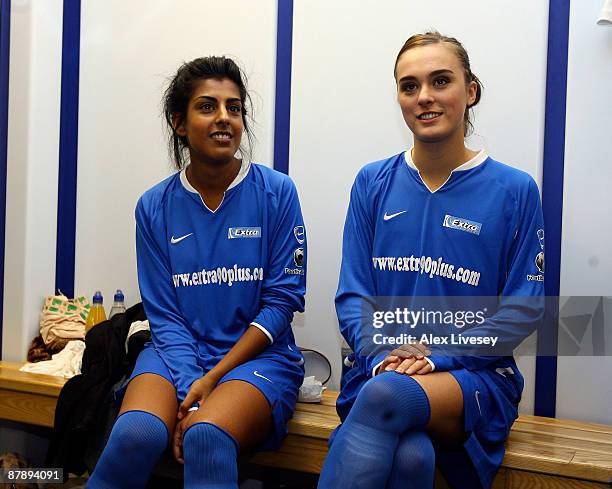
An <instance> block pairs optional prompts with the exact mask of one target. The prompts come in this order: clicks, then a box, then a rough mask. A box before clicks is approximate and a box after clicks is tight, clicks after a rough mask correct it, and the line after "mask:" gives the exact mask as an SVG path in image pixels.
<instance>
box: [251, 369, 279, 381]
mask: <svg viewBox="0 0 612 489" xmlns="http://www.w3.org/2000/svg"><path fill="white" fill-rule="evenodd" d="M253 375H255V376H256V377H261V378H262V379H264V380H267V381H268V382H270V384H274V382H272V381H271V380H270V379H269V378H268V377H264V376H263V375H261V374H260V373H259V372H258V371H257V370H255V371H254V372H253Z"/></svg>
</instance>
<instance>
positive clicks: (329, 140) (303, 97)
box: [289, 0, 548, 410]
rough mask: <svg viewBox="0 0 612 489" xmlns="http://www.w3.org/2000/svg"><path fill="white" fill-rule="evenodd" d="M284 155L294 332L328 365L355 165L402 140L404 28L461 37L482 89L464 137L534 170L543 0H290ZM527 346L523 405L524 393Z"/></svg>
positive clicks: (395, 148) (537, 165)
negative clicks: (299, 279)
mask: <svg viewBox="0 0 612 489" xmlns="http://www.w3.org/2000/svg"><path fill="white" fill-rule="evenodd" d="M294 19H295V20H294V41H293V75H292V76H293V81H292V107H291V148H290V149H291V158H290V168H289V173H290V175H291V176H292V177H293V178H294V180H295V181H296V183H297V185H298V188H299V190H300V196H301V199H302V207H303V212H304V216H305V219H306V224H307V226H308V239H309V260H308V267H309V270H308V296H307V310H306V313H305V315H304V318H303V322H304V323H303V324H304V327H303V328H297V329H296V335H297V338H298V342H299V343H300V344H301V345H303V346H308V347H312V348H317V349H320V350H321V351H322V352H324V353H325V354H326V355H327V356H328V357H329V358H330V359H331V360H332V362H333V363H334V364H335V372H334V377H333V380H332V385H335V386H337V385H338V382H339V369H340V366H339V361H338V360H339V345H340V340H339V335H338V332H337V330H338V323H337V320H336V315H335V311H334V306H333V297H334V294H335V291H336V287H337V281H338V271H339V267H340V249H341V239H342V227H343V223H344V217H345V212H346V208H347V204H348V197H349V192H350V187H351V184H352V182H353V179H354V177H355V175H356V173H357V171H358V170H359V168H361V167H362V166H363V165H364V164H366V163H368V162H370V161H373V160H376V159H380V158H383V157H387V156H390V155H392V154H395V153H398V152H400V151H402V150H404V149H407V148H408V147H410V146H411V137H410V134H409V131H408V129H407V127H406V126H405V124H404V122H403V119H402V116H401V113H400V110H399V107H398V106H397V103H396V101H395V97H396V93H395V82H394V79H393V65H394V62H395V57H396V55H397V52H398V50H399V48H400V47H401V45H402V44H403V43H404V41H405V40H406V39H407V38H408V37H409V36H410V35H411V34H413V33H417V32H423V31H425V30H427V29H428V28H432V27H433V28H436V29H438V30H439V31H440V32H442V33H444V34H447V35H451V36H455V37H457V38H458V39H459V40H461V41H462V42H463V43H464V45H465V47H466V48H467V50H468V52H469V53H470V57H471V62H472V69H473V71H474V73H476V74H477V75H478V76H479V77H480V79H481V80H482V82H483V83H484V86H485V90H484V95H483V99H482V101H481V103H480V105H479V106H478V107H477V114H476V121H475V127H476V134H475V135H474V136H472V137H471V138H470V140H469V141H468V143H469V145H470V146H471V147H473V148H481V147H484V148H485V149H487V151H489V153H490V154H491V155H492V156H493V157H495V158H496V159H498V160H500V161H503V162H506V163H509V164H511V165H514V166H516V167H518V168H521V169H523V170H526V171H528V172H529V173H531V174H532V175H533V176H534V177H535V179H536V181H538V182H540V180H541V160H542V139H543V127H544V100H545V74H546V43H547V25H548V2H531V1H527V0H521V1H518V2H505V1H490V0H472V1H468V2H456V1H453V0H443V1H438V2H430V1H426V0H420V1H417V0H412V1H406V0H384V1H362V2H355V1H351V0H334V1H333V2H330V1H328V0H296V2H295V10H294ZM533 363H534V359H533V357H531V358H529V357H525V358H523V359H521V365H522V366H523V367H524V369H525V372H526V374H527V387H526V389H525V394H524V404H523V406H527V408H526V409H527V410H529V409H531V406H532V404H533Z"/></svg>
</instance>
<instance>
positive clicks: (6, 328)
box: [2, 0, 62, 361]
mask: <svg viewBox="0 0 612 489" xmlns="http://www.w3.org/2000/svg"><path fill="white" fill-rule="evenodd" d="M10 47H11V52H10V74H9V131H8V154H7V186H6V187H7V191H6V229H5V233H6V238H5V242H6V249H5V255H4V260H5V261H4V264H5V272H4V314H3V331H2V334H3V338H2V339H3V344H2V358H3V359H4V360H12V361H23V360H25V358H26V353H27V349H28V346H29V344H30V342H31V341H32V338H34V337H35V336H37V335H38V329H39V325H38V320H39V314H40V311H41V307H42V304H43V298H44V297H45V296H46V295H48V294H52V293H53V292H54V284H55V243H56V228H57V168H58V158H59V118H60V116H59V114H60V83H61V53H62V1H61V0H45V1H44V2H40V1H25V0H18V1H13V2H12V6H11V46H10Z"/></svg>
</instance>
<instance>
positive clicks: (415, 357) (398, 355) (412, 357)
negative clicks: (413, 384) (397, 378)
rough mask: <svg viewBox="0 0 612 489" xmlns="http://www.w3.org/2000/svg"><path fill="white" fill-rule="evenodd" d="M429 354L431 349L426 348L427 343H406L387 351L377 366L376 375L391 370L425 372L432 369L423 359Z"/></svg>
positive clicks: (408, 373)
mask: <svg viewBox="0 0 612 489" xmlns="http://www.w3.org/2000/svg"><path fill="white" fill-rule="evenodd" d="M430 355H431V350H430V349H429V348H427V343H424V342H419V343H406V344H404V345H402V346H400V347H399V348H396V349H395V350H393V351H392V352H391V353H389V355H388V356H387V357H386V358H385V359H384V360H383V363H382V364H381V365H380V367H379V368H378V372H377V375H378V374H381V373H383V372H391V371H393V370H394V371H396V372H397V373H400V374H406V375H414V374H418V375H424V374H427V373H429V372H431V371H432V370H433V369H432V368H431V365H430V363H429V362H428V361H427V360H425V357H428V356H430Z"/></svg>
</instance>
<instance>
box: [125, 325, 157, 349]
mask: <svg viewBox="0 0 612 489" xmlns="http://www.w3.org/2000/svg"><path fill="white" fill-rule="evenodd" d="M150 329H151V328H149V320H148V319H147V320H145V321H134V322H133V323H132V324H130V330H129V331H128V334H127V336H126V337H125V352H126V353H127V351H128V341H130V336H132V335H133V334H134V333H138V332H139V331H149V330H150Z"/></svg>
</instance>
